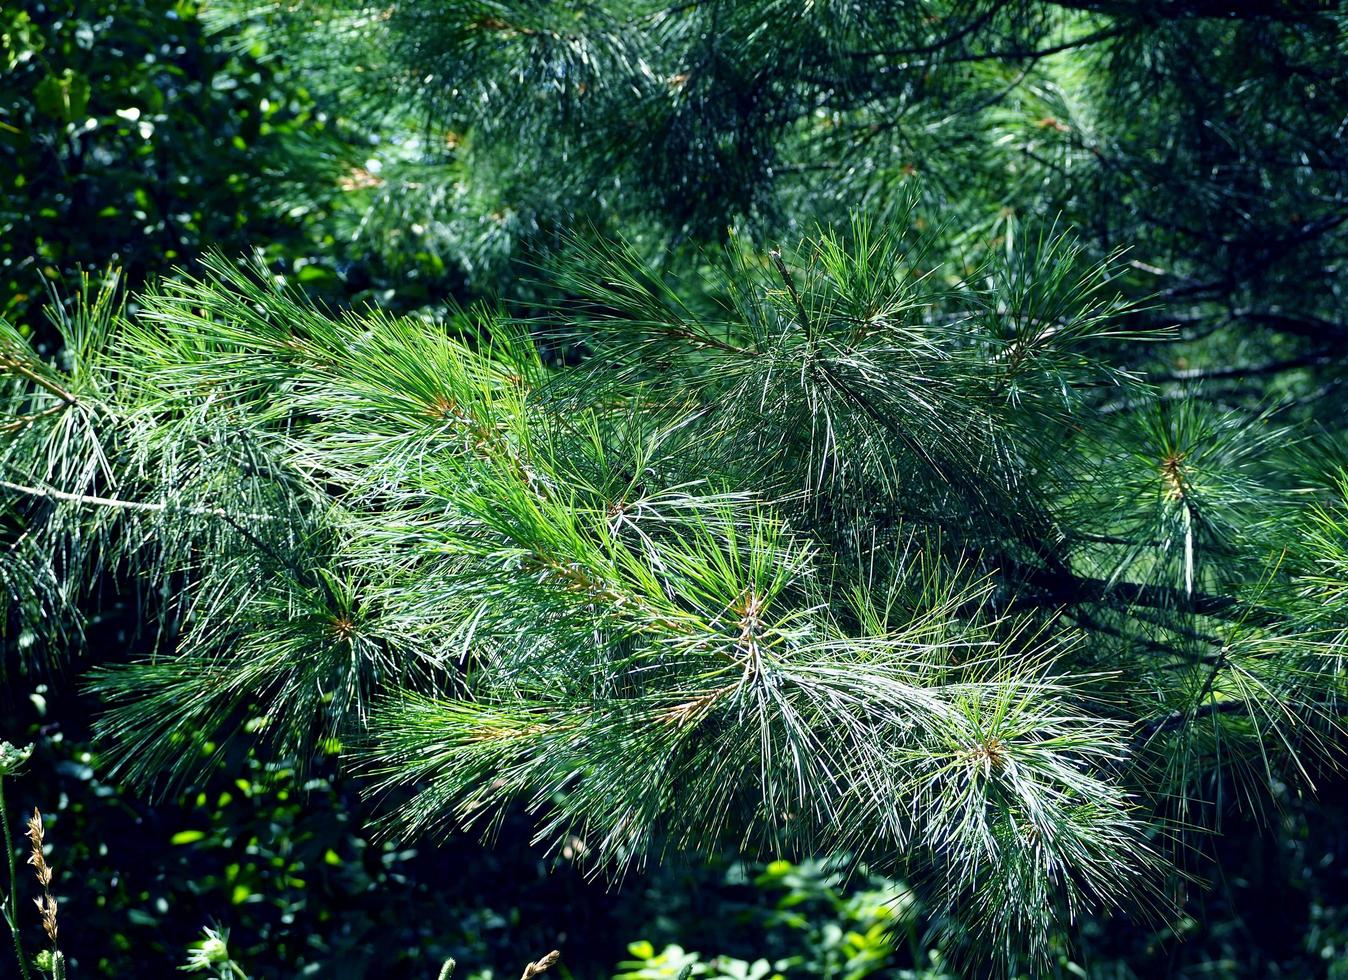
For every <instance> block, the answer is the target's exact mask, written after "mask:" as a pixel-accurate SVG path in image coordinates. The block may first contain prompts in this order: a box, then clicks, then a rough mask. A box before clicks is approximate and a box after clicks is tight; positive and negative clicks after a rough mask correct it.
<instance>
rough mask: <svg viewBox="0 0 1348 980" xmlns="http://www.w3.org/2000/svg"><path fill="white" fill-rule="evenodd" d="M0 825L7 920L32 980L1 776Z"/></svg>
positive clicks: (25, 976)
mask: <svg viewBox="0 0 1348 980" xmlns="http://www.w3.org/2000/svg"><path fill="white" fill-rule="evenodd" d="M0 825H3V826H4V828H5V859H6V863H7V864H8V865H9V909H8V910H6V913H5V918H6V919H8V920H9V931H10V933H11V934H12V935H13V937H14V955H15V956H17V957H18V959H19V972H20V973H22V974H23V980H30V974H29V973H28V961H27V960H26V959H24V956H23V942H22V941H21V940H20V938H19V885H18V880H17V876H16V874H15V871H14V838H13V837H12V836H11V834H10V829H9V809H8V806H7V804H6V803H5V778H4V777H3V776H0Z"/></svg>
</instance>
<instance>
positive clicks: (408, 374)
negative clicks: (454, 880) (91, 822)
mask: <svg viewBox="0 0 1348 980" xmlns="http://www.w3.org/2000/svg"><path fill="white" fill-rule="evenodd" d="M919 225H920V223H918V222H915V221H914V220H913V219H912V215H911V213H909V214H907V215H906V216H904V218H903V220H901V221H897V222H895V223H894V224H893V225H891V226H887V227H883V228H877V227H872V226H871V225H870V224H869V223H868V222H866V221H864V220H861V219H857V220H854V221H853V222H852V223H851V225H849V226H845V227H843V228H840V229H838V230H836V231H826V232H822V233H820V234H819V235H817V236H815V237H813V238H810V239H807V240H805V241H804V242H802V243H801V244H800V246H799V247H798V248H796V249H794V250H786V251H785V252H784V253H783V252H778V251H770V250H767V249H760V248H757V247H755V246H753V245H751V244H749V243H745V242H741V241H738V240H736V241H732V243H731V245H730V246H729V247H728V248H727V249H726V251H725V252H724V254H723V255H721V256H720V257H719V258H718V259H716V260H715V261H714V262H713V263H711V264H710V266H709V269H708V271H706V272H705V274H704V275H703V276H702V277H700V278H697V279H671V278H669V277H668V276H665V275H662V274H661V273H658V272H656V271H653V270H652V268H651V267H650V266H649V265H648V264H647V263H645V262H644V261H643V260H642V259H641V258H640V257H639V256H638V255H637V254H636V253H635V252H634V250H633V249H632V248H630V247H628V246H626V245H624V244H622V243H613V242H605V241H599V242H595V241H582V240H581V239H579V238H577V239H575V240H573V241H571V242H570V244H569V247H568V252H567V258H566V259H565V260H564V261H562V262H561V263H559V264H558V265H557V266H555V267H553V268H551V269H550V270H548V272H547V273H546V275H545V278H546V280H547V283H548V286H549V289H550V290H551V293H552V295H556V296H558V297H560V299H559V300H558V301H557V304H556V305H555V306H554V307H553V308H551V309H550V310H548V311H546V312H544V313H535V314H534V315H531V316H530V317H527V318H522V317H515V316H512V315H511V314H510V313H509V312H508V311H506V310H499V309H489V308H481V309H474V310H470V311H462V312H458V313H456V314H455V315H454V316H453V317H452V318H451V319H450V320H449V321H448V322H445V323H439V324H431V323H427V322H424V321H420V320H411V319H397V318H393V317H390V316H388V315H386V314H383V313H380V312H378V311H367V312H364V313H359V314H357V313H345V314H340V315H337V314H330V313H328V312H325V311H323V310H320V309H318V308H315V307H314V306H312V305H310V304H308V303H307V302H305V301H304V300H303V299H302V298H301V297H300V296H299V295H298V294H297V293H296V292H294V291H293V290H292V289H291V288H289V287H288V286H287V285H286V284H285V283H284V282H282V281H280V280H279V279H278V278H277V277H275V276H273V275H272V274H271V273H270V272H269V271H268V270H267V269H266V268H265V267H264V266H261V265H256V264H254V265H251V266H250V265H247V264H243V265H240V264H236V263H233V262H230V261H226V260H225V259H223V258H218V257H217V258H213V259H210V260H209V261H207V263H206V271H205V272H204V273H203V274H202V275H201V276H200V277H198V278H192V277H188V276H185V275H183V276H179V277H177V278H174V279H170V280H168V281H166V282H165V283H163V284H162V285H160V286H159V287H157V288H155V289H152V290H150V291H149V292H147V293H145V294H144V295H142V296H139V297H138V298H137V300H136V307H135V312H134V313H127V312H126V311H125V309H124V308H123V307H122V306H120V305H119V304H118V302H117V301H116V299H115V298H114V296H113V294H112V292H111V291H103V292H100V293H88V292H86V295H85V296H84V298H83V300H82V301H81V302H79V303H77V304H75V305H74V308H73V309H74V312H73V313H65V314H63V313H61V312H60V311H59V310H58V311H57V312H56V319H57V320H58V321H59V326H60V328H61V330H62V332H63V335H64V341H65V348H64V350H63V352H62V355H61V357H60V358H59V359H56V360H51V359H44V358H43V357H41V356H39V354H38V353H37V352H35V351H34V350H33V349H31V348H30V347H29V346H28V344H27V343H26V342H25V340H24V338H23V336H21V334H20V333H19V331H18V330H17V329H16V328H15V327H13V326H10V325H8V324H5V325H3V326H0V331H3V332H2V333H0V412H3V414H0V513H2V514H3V528H4V535H5V537H4V539H3V561H0V581H3V583H4V586H5V590H6V592H7V593H8V595H9V597H10V600H11V602H10V610H9V621H10V624H11V626H15V627H17V628H19V629H22V630H26V631H28V633H29V637H30V639H31V637H33V636H39V637H41V639H42V640H43V641H44V642H45V648H47V649H50V650H52V651H60V650H61V649H63V648H64V647H66V646H68V645H69V644H71V643H72V642H74V641H75V640H76V639H77V637H78V634H79V625H80V618H79V615H78V613H77V611H76V610H77V608H85V609H87V608H89V603H90V602H92V601H93V598H94V597H93V595H92V590H94V589H95V587H97V586H98V585H99V584H100V583H104V584H106V583H107V582H108V581H109V580H112V581H116V582H131V581H135V582H139V583H141V585H140V588H139V593H140V594H141V595H142V596H143V597H144V601H145V609H144V611H143V615H144V617H145V618H146V621H147V622H152V623H155V624H158V626H159V631H158V641H157V643H156V647H155V649H154V650H153V651H152V652H149V653H147V654H146V655H145V656H143V657H139V658H135V659H133V660H132V661H131V662H128V663H105V664H101V665H98V666H96V667H94V669H93V670H92V672H91V673H90V675H89V677H90V685H91V686H92V688H93V690H94V691H96V692H97V693H98V694H99V695H100V696H101V697H102V698H103V699H104V701H105V704H106V705H107V709H106V713H105V714H104V715H103V718H102V722H101V730H102V734H103V736H104V738H105V739H106V740H107V741H108V743H109V744H112V745H114V746H116V751H117V753H118V758H119V759H120V766H121V771H122V772H124V773H126V774H127V775H129V776H132V777H136V778H139V779H142V780H145V781H147V782H152V781H154V780H156V779H159V778H161V777H164V776H166V775H168V776H172V777H177V778H183V779H185V778H190V777H191V776H192V774H193V773H194V772H195V771H197V770H199V769H200V768H201V767H203V766H205V765H207V764H208V763H209V756H210V753H211V748H212V747H214V752H215V753H217V754H218V753H219V751H220V750H221V749H220V747H221V746H223V745H224V744H225V743H226V742H227V741H229V740H231V739H235V738H244V737H248V738H258V739H261V740H262V741H263V742H265V743H266V744H268V745H269V746H271V748H272V750H273V751H276V752H278V753H279V752H285V753H293V754H296V755H298V756H300V757H303V756H305V755H307V754H310V753H312V752H314V751H316V750H317V749H318V748H319V747H321V746H326V745H331V744H333V741H332V740H336V741H337V742H338V743H340V744H341V745H342V746H344V748H343V750H342V751H343V753H344V756H345V757H346V758H347V759H348V761H349V762H350V764H351V765H352V766H353V767H354V768H356V769H358V770H359V771H361V772H363V773H364V774H365V776H366V778H367V785H368V786H369V787H370V788H371V791H372V792H374V793H381V792H384V791H393V790H396V791H397V792H396V793H394V794H393V796H391V797H390V798H391V799H396V800H397V801H398V802H397V804H396V806H395V807H393V808H392V809H391V811H390V813H389V816H388V819H389V821H390V827H391V828H392V829H393V830H394V831H395V832H398V833H406V834H418V833H424V832H443V831H446V830H449V829H452V828H460V827H467V828H475V829H479V830H481V831H484V832H490V831H491V829H492V828H493V827H494V825H495V824H496V822H497V821H499V820H500V818H501V817H502V815H503V813H504V812H505V811H506V809H507V808H509V807H519V808H523V809H524V810H526V811H527V812H529V813H530V814H532V815H533V817H534V819H535V821H536V826H537V839H538V842H539V843H540V844H541V845H544V846H547V847H550V848H559V847H561V846H562V845H563V844H565V843H567V842H575V841H579V842H580V843H581V845H583V846H582V847H579V848H577V847H575V846H573V847H572V852H573V853H574V852H577V851H581V852H583V853H585V854H586V855H587V856H588V859H589V860H591V861H592V862H594V864H595V866H596V868H600V869H608V870H611V871H621V870H622V869H625V868H628V867H631V866H634V865H640V864H641V863H642V862H644V861H647V860H650V859H651V858H652V857H658V856H660V855H662V854H666V853H672V852H694V853H696V852H701V851H710V850H712V849H715V848H719V847H723V846H731V847H735V848H741V849H743V850H745V851H755V852H766V853H771V854H782V853H800V852H843V853H847V854H851V855H853V856H854V857H855V858H857V859H859V860H866V861H869V862H872V863H877V864H883V865H885V866H887V867H890V868H892V869H894V870H896V871H898V872H901V873H903V874H905V875H907V876H909V877H910V878H912V879H914V880H915V881H918V882H920V883H921V884H922V885H923V887H924V888H925V890H926V894H927V895H928V896H929V899H930V900H931V901H932V902H933V903H935V907H936V908H937V910H938V911H939V912H940V913H942V915H941V919H940V921H941V922H942V923H943V924H944V928H946V930H947V932H948V934H949V936H950V938H951V940H952V942H954V943H955V944H957V945H958V944H966V945H967V946H968V947H969V948H970V949H971V950H972V951H973V952H976V953H978V954H980V955H985V956H992V957H993V958H994V959H995V960H996V961H997V962H999V963H1002V964H1011V963H1015V962H1017V961H1018V959H1017V958H1018V956H1019V955H1021V953H1022V952H1023V951H1027V950H1028V951H1029V952H1030V953H1031V954H1033V955H1046V951H1047V950H1048V949H1049V948H1050V942H1049V937H1050V936H1051V935H1053V934H1056V931H1057V930H1058V929H1060V928H1061V927H1062V926H1063V925H1064V924H1066V923H1070V922H1073V921H1076V920H1077V919H1078V918H1079V917H1080V916H1081V915H1083V914H1085V913H1086V912H1087V911H1088V910H1092V909H1099V908H1101V907H1106V908H1108V907H1120V906H1125V905H1126V906H1128V907H1132V906H1134V904H1135V903H1136V902H1137V901H1138V900H1139V899H1143V900H1150V899H1155V898H1156V896H1158V895H1159V894H1160V891H1161V885H1162V884H1163V882H1164V876H1165V874H1166V872H1165V867H1166V862H1167V856H1168V855H1169V854H1170V851H1171V848H1172V845H1173V843H1174V838H1175V833H1174V831H1173V827H1174V826H1175V825H1176V823H1177V822H1178V821H1186V822H1189V823H1198V824H1201V823H1202V821H1203V819H1204V818H1205V816H1204V815H1205V814H1208V813H1210V804H1211V803H1212V800H1213V795H1214V794H1215V793H1217V792H1219V791H1220V787H1221V786H1223V785H1225V784H1227V783H1228V782H1229V781H1230V780H1232V779H1235V780H1243V781H1244V782H1245V785H1246V786H1247V788H1248V789H1249V791H1251V792H1258V789H1257V787H1258V784H1260V783H1262V782H1265V781H1267V780H1269V779H1274V778H1277V779H1283V778H1291V777H1294V776H1308V775H1309V774H1310V773H1311V772H1312V771H1313V769H1314V767H1315V765H1317V764H1318V760H1319V758H1320V755H1321V754H1320V747H1321V745H1322V744H1323V740H1322V735H1323V734H1324V733H1326V732H1329V731H1331V730H1333V729H1334V726H1335V725H1336V723H1337V719H1338V717H1339V697H1340V694H1341V692H1342V688H1343V683H1344V680H1343V673H1342V644H1341V635H1340V633H1339V626H1338V623H1340V622H1341V619H1340V618H1339V617H1338V610H1340V609H1341V604H1342V602H1343V601H1344V595H1345V592H1346V590H1348V586H1345V584H1344V583H1345V582H1348V577H1346V576H1345V571H1348V557H1345V556H1346V555H1348V534H1346V533H1345V524H1344V519H1343V510H1342V506H1343V504H1342V501H1343V499H1344V490H1345V488H1348V473H1345V472H1344V470H1343V468H1342V467H1341V466H1336V465H1335V464H1332V463H1331V462H1329V461H1328V460H1329V459H1330V457H1329V456H1327V455H1325V454H1323V453H1322V454H1320V455H1316V454H1314V453H1310V452H1308V451H1301V450H1298V447H1297V446H1296V445H1295V442H1296V440H1295V439H1293V438H1292V437H1291V436H1292V434H1291V433H1289V432H1287V431H1285V430H1282V429H1280V428H1279V427H1278V426H1277V424H1276V423H1275V421H1274V419H1273V418H1272V417H1270V416H1269V415H1267V414H1265V415H1260V416H1257V417H1254V418H1251V417H1249V416H1248V415H1244V414H1242V415H1236V414H1233V413H1228V412H1225V411H1222V410H1220V409H1217V408H1215V407H1213V406H1212V405H1211V404H1209V403H1205V402H1200V401H1197V400H1192V399H1184V398H1170V399H1164V400H1156V399H1150V398H1146V397H1143V396H1144V395H1146V394H1147V393H1148V391H1149V389H1148V388H1147V385H1146V384H1145V382H1144V381H1143V380H1141V379H1139V378H1136V377H1133V376H1131V375H1129V374H1128V373H1126V372H1120V371H1118V370H1116V369H1112V368H1110V367H1109V363H1110V362H1109V361H1108V359H1107V358H1106V357H1105V356H1103V355H1104V354H1105V353H1106V352H1108V351H1109V350H1110V349H1111V345H1113V344H1116V343H1117V342H1118V339H1119V336H1120V334H1121V331H1123V330H1124V328H1125V326H1127V325H1128V323H1127V321H1129V320H1130V318H1132V317H1134V316H1135V315H1136V314H1135V313H1134V312H1133V311H1131V310H1130V309H1129V308H1127V307H1126V306H1125V305H1124V304H1123V303H1122V302H1121V301H1120V300H1119V299H1118V297H1117V295H1116V292H1115V289H1114V287H1113V285H1112V275H1113V266H1112V265H1111V264H1110V263H1104V264H1097V263H1090V262H1087V261H1085V260H1084V259H1083V257H1082V255H1081V253H1080V250H1079V249H1078V248H1077V246H1075V245H1074V244H1073V242H1072V241H1071V240H1070V239H1067V238H1064V237H1061V236H1055V235H1050V234H1045V235H1044V236H1043V237H1041V238H1040V239H1038V240H1037V241H1030V242H1029V243H1027V244H1023V245H1022V248H1021V250H1020V251H1018V252H1016V253H1015V254H1014V255H1010V256H1008V255H1006V254H1004V253H996V254H995V255H994V256H993V257H991V258H989V259H988V260H987V262H986V263H985V264H984V265H983V266H981V267H979V268H976V269H967V268H961V267H952V266H950V265H948V264H946V263H943V262H941V261H940V260H939V259H937V258H935V257H933V256H932V255H930V254H927V253H926V252H924V250H923V247H922V234H921V232H920V231H919V230H918V227H919ZM1129 336H1130V337H1131V336H1133V333H1132V331H1131V329H1130V330H1129ZM560 350H570V351H573V352H575V353H574V355H568V356H566V357H565V358H561V359H557V358H555V357H554V354H549V355H548V356H547V357H545V356H544V355H543V354H542V353H540V352H542V351H549V352H554V353H555V352H557V351H560ZM1121 398H1122V399H1123V401H1124V403H1129V402H1130V400H1132V401H1135V402H1136V403H1137V404H1139V405H1140V406H1141V407H1137V408H1127V409H1124V410H1116V408H1117V405H1118V404H1119V403H1120V399H1121ZM1298 452H1300V455H1297V453H1298ZM1305 491H1314V493H1315V498H1314V499H1316V500H1318V501H1319V503H1317V504H1316V505H1315V506H1314V507H1310V508H1308V507H1307V506H1306V503H1305V500H1306V496H1305ZM76 601H78V602H79V605H78V606H77V605H76ZM37 646H42V644H38V645H37Z"/></svg>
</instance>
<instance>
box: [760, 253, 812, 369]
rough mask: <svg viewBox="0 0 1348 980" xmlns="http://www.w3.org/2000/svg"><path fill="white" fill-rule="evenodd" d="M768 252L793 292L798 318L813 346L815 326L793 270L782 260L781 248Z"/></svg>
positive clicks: (791, 292)
mask: <svg viewBox="0 0 1348 980" xmlns="http://www.w3.org/2000/svg"><path fill="white" fill-rule="evenodd" d="M768 254H769V255H770V256H772V261H773V264H774V265H776V266H777V274H778V275H779V276H781V277H782V282H783V283H785V284H786V291H787V292H788V293H790V294H791V301H792V302H793V303H795V304H796V318H797V319H798V320H800V326H801V329H802V330H804V331H805V339H806V340H808V341H809V342H810V344H811V346H813V345H814V327H813V326H812V325H811V324H810V317H809V314H807V313H806V312H805V304H804V303H802V302H801V300H800V293H798V292H796V281H795V280H794V279H792V278H791V270H790V269H788V268H787V267H786V263H785V262H783V261H782V253H781V250H780V249H776V248H774V249H773V250H772V251H771V252H769V253H768Z"/></svg>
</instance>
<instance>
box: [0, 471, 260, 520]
mask: <svg viewBox="0 0 1348 980" xmlns="http://www.w3.org/2000/svg"><path fill="white" fill-rule="evenodd" d="M0 490H13V491H14V492H15V493H22V494H27V495H28V496H30V497H40V498H42V499H45V500H61V501H65V502H66V503H70V504H88V505H90V506H93V507H113V508H116V509H119V510H134V511H138V512H140V513H147V512H148V513H156V514H157V513H161V512H163V511H166V510H168V509H169V504H168V503H166V502H164V501H145V500H122V499H120V498H117V497H99V496H95V495H94V494H88V493H70V492H69V491H67V490H57V489H56V488H55V487H30V486H26V485H24V484H22V483H11V482H9V481H8V480H0ZM182 512H183V513H185V514H192V515H194V516H197V517H219V518H221V519H223V520H234V519H235V518H234V517H233V516H232V515H231V514H230V513H229V511H227V510H225V509H224V508H223V507H184V508H182ZM239 517H241V518H243V519H245V520H250V521H269V520H271V519H272V517H273V515H271V514H241V515H239Z"/></svg>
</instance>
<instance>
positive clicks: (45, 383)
mask: <svg viewBox="0 0 1348 980" xmlns="http://www.w3.org/2000/svg"><path fill="white" fill-rule="evenodd" d="M0 371H12V372H13V373H14V374H17V375H18V376H19V377H21V378H27V379H28V380H29V381H31V382H33V384H35V385H37V386H38V387H40V388H45V389H46V390H47V391H49V392H51V393H52V394H53V395H55V396H56V397H57V398H59V399H61V401H63V402H65V403H66V404H67V405H74V404H75V403H76V402H78V401H79V399H77V398H76V397H75V396H74V395H72V394H71V393H70V392H68V391H66V390H65V389H64V388H62V387H61V386H60V385H58V384H57V383H56V382H55V381H52V380H51V379H49V378H44V377H43V376H42V375H40V374H38V373H37V372H36V371H34V370H33V369H32V368H30V367H28V366H27V365H25V364H24V363H23V362H22V361H20V360H19V359H18V358H14V357H7V358H5V359H4V360H2V361H0Z"/></svg>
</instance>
